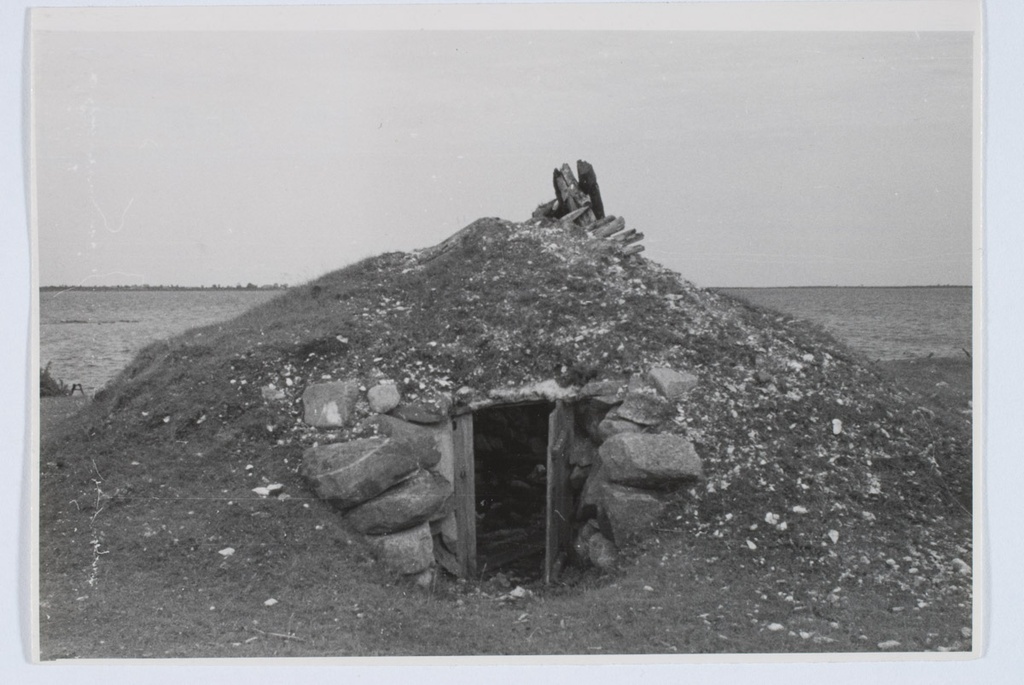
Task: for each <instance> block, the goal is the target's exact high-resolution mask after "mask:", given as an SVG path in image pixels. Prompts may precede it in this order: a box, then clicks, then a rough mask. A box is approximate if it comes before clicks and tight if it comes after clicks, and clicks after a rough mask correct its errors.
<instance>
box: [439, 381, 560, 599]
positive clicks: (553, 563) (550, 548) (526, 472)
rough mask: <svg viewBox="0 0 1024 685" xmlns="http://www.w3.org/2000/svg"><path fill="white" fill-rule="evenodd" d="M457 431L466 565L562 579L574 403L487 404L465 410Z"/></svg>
mask: <svg viewBox="0 0 1024 685" xmlns="http://www.w3.org/2000/svg"><path fill="white" fill-rule="evenodd" d="M455 431H456V437H455V440H454V444H455V448H456V449H455V451H456V454H455V463H456V472H457V475H458V477H457V479H456V501H457V503H458V504H457V505H456V511H455V514H456V519H457V525H458V531H459V533H458V534H459V550H458V556H459V559H458V561H459V566H460V568H461V569H463V571H464V573H465V574H466V575H481V576H484V577H487V576H492V575H494V574H496V573H498V572H503V573H506V574H508V575H510V576H514V577H516V578H517V579H518V580H520V581H523V582H531V581H536V580H540V579H541V578H543V579H544V581H545V582H551V581H552V580H554V579H556V578H557V576H558V574H559V572H560V571H561V568H562V566H564V564H565V561H566V558H567V556H566V555H567V552H568V549H569V544H570V535H571V519H572V511H573V502H572V499H573V498H572V492H571V490H570V488H569V478H568V469H569V466H568V455H569V451H570V449H571V442H572V436H573V416H572V410H571V407H570V406H569V405H568V404H566V403H563V402H560V401H559V402H530V403H522V404H513V405H499V406H493V407H488V408H485V409H479V410H477V411H475V412H473V414H471V415H466V416H464V417H460V420H459V421H457V422H456V426H455Z"/></svg>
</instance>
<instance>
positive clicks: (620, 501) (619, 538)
mask: <svg viewBox="0 0 1024 685" xmlns="http://www.w3.org/2000/svg"><path fill="white" fill-rule="evenodd" d="M600 490H601V504H600V508H601V511H602V512H603V513H604V515H605V517H607V519H608V525H609V527H610V528H611V532H612V539H613V540H614V541H615V544H617V545H623V544H625V543H626V542H628V541H629V540H630V539H632V538H634V537H636V536H637V535H638V534H640V533H641V532H643V531H644V530H645V529H647V528H649V527H650V525H651V523H653V522H654V521H656V520H657V519H658V517H659V516H661V514H662V512H664V511H665V503H664V502H662V501H661V500H660V499H658V498H657V497H656V496H654V495H653V494H652V493H650V492H648V491H646V490H641V489H638V488H631V487H627V486H625V485H615V484H613V483H603V484H602V485H601V487H600Z"/></svg>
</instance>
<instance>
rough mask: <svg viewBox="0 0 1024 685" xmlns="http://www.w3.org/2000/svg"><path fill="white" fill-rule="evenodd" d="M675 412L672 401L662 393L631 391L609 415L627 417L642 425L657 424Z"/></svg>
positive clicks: (628, 419)
mask: <svg viewBox="0 0 1024 685" xmlns="http://www.w3.org/2000/svg"><path fill="white" fill-rule="evenodd" d="M674 413H675V409H674V407H673V406H672V403H671V402H669V401H668V400H666V399H665V398H664V397H662V396H660V395H654V394H648V393H630V394H629V395H626V399H625V400H624V401H623V402H622V404H620V405H619V406H618V408H617V409H615V410H613V411H612V413H611V414H609V417H615V418H620V419H626V420H627V421H632V422H633V423H639V424H640V425H642V426H656V425H657V424H659V423H661V422H662V421H665V420H667V419H670V418H672V415H673V414H674Z"/></svg>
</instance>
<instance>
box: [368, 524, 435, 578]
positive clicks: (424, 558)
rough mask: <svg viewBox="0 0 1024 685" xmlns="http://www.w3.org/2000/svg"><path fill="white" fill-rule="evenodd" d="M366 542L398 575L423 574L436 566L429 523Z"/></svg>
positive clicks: (375, 537) (373, 536) (376, 536)
mask: <svg viewBox="0 0 1024 685" xmlns="http://www.w3.org/2000/svg"><path fill="white" fill-rule="evenodd" d="M366 541H367V543H369V545H370V549H371V550H372V551H373V553H374V555H376V557H377V559H378V560H379V561H380V562H381V563H382V564H384V565H385V566H387V567H388V568H389V569H391V570H392V571H394V572H396V573H401V574H402V575H412V574H414V573H422V572H423V571H425V570H427V569H428V568H430V567H431V566H432V565H433V564H434V540H433V538H431V536H430V524H429V523H423V524H420V525H418V526H416V527H415V528H410V529H409V530H403V531H400V532H398V533H391V534H390V535H371V536H367V538H366Z"/></svg>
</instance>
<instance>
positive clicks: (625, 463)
mask: <svg viewBox="0 0 1024 685" xmlns="http://www.w3.org/2000/svg"><path fill="white" fill-rule="evenodd" d="M598 455H599V457H600V461H601V473H602V476H603V478H604V479H605V480H607V481H609V482H612V483H618V484H620V485H631V486H634V487H641V488H652V489H661V488H666V487H675V486H678V485H683V484H685V483H691V482H693V481H696V480H698V479H699V478H700V477H701V461H700V457H698V456H697V452H696V451H695V450H694V449H693V443H691V442H690V441H689V440H687V439H686V438H684V437H681V436H678V435H664V434H661V435H657V434H645V433H619V434H618V435H613V436H612V437H610V438H608V440H606V441H605V442H604V444H602V445H601V447H600V449H599V450H598Z"/></svg>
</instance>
